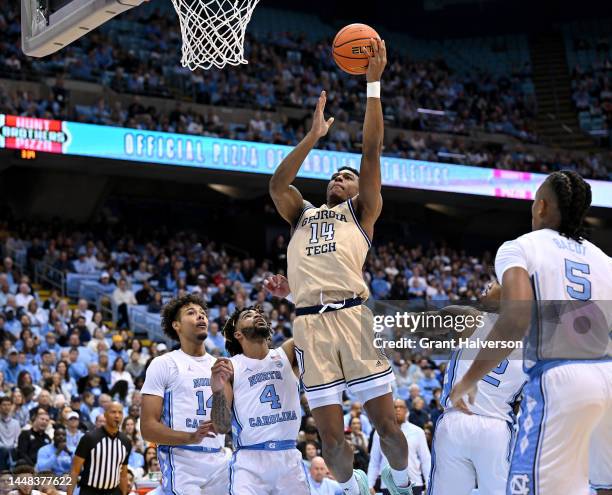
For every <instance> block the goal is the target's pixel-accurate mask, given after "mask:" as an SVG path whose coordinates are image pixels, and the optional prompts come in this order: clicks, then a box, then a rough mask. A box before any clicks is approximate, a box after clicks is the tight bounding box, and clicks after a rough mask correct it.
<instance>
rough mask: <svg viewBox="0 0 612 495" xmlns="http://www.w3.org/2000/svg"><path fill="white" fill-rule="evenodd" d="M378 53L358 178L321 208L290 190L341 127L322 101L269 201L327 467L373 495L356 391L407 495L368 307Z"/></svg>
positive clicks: (344, 482) (399, 490)
mask: <svg viewBox="0 0 612 495" xmlns="http://www.w3.org/2000/svg"><path fill="white" fill-rule="evenodd" d="M371 47H372V57H371V58H370V61H369V65H368V72H367V75H366V78H367V81H368V89H367V95H368V98H367V104H366V115H365V120H364V125H363V147H362V157H361V167H360V171H359V172H358V171H357V170H355V169H353V168H351V167H340V168H339V169H338V171H337V172H336V173H334V174H333V175H332V178H331V180H330V182H329V184H328V187H327V197H326V203H325V204H324V205H322V206H320V207H318V208H317V207H315V206H313V205H312V204H311V203H309V202H307V201H304V198H303V197H302V195H301V194H300V192H299V191H298V190H297V189H296V188H295V187H294V186H293V185H292V183H293V181H294V180H295V178H296V176H297V174H298V171H299V169H300V167H301V166H302V163H303V162H304V160H305V159H306V157H307V155H308V153H309V152H310V151H311V150H312V149H313V148H314V146H315V145H316V144H317V141H318V140H319V139H320V138H322V137H323V136H325V135H326V134H327V132H328V131H329V128H330V126H331V125H332V123H333V118H331V119H329V120H327V121H326V120H325V117H324V110H325V103H326V95H325V92H322V93H321V96H320V98H319V102H318V104H317V108H316V110H315V113H314V117H313V123H312V128H311V130H310V132H309V133H308V135H307V136H306V137H305V138H304V139H303V140H302V141H301V142H300V144H298V145H297V146H296V147H295V148H294V149H293V151H292V152H291V153H290V154H289V155H288V156H287V157H286V158H285V159H284V160H283V162H282V163H281V164H280V165H279V166H278V168H277V169H276V171H275V172H274V175H273V177H272V179H271V181H270V195H271V196H272V199H273V201H274V204H275V206H276V208H277V210H278V212H279V213H280V215H281V216H282V217H283V218H284V219H285V220H286V221H287V222H288V223H289V224H290V225H291V227H292V236H291V241H290V242H289V247H288V250H287V278H288V279H289V285H290V287H291V293H292V295H293V299H294V302H295V305H296V315H297V317H296V319H295V321H294V325H293V332H294V338H295V348H296V353H297V358H298V364H299V367H300V377H301V380H302V383H303V385H304V389H305V391H306V396H307V398H308V403H309V404H310V407H311V411H312V414H313V416H314V418H315V421H316V424H317V427H318V429H319V433H320V435H321V441H322V454H323V458H324V459H325V462H326V464H327V466H328V467H329V469H330V471H331V472H332V473H333V475H334V477H335V478H336V480H338V482H339V483H340V486H341V487H342V489H343V491H344V493H345V494H347V495H348V494H352V495H357V494H361V495H367V494H368V493H369V489H368V480H367V477H366V475H365V473H364V472H363V471H361V470H356V471H353V449H352V447H351V445H350V444H349V443H348V442H347V441H346V439H345V436H344V418H343V412H342V407H341V404H342V392H343V390H345V388H346V387H348V388H349V390H350V391H351V392H352V393H353V394H354V395H355V396H357V399H358V400H359V402H361V403H363V404H364V408H365V410H366V412H367V414H368V417H369V419H370V420H371V422H372V423H373V425H374V427H375V428H376V430H377V431H378V433H379V435H380V438H381V447H382V450H383V452H384V454H385V456H386V457H387V459H388V460H389V463H390V467H388V468H385V470H384V471H383V473H382V477H383V478H384V479H385V483H386V484H387V486H388V487H389V490H390V491H391V493H392V494H393V495H403V494H409V493H411V490H410V475H409V472H408V463H407V460H408V445H407V443H406V438H405V437H404V435H403V434H402V432H401V430H400V428H399V426H398V425H397V423H396V422H395V413H394V410H393V400H392V395H391V385H390V383H391V382H392V381H393V380H394V376H393V371H392V369H391V367H390V365H389V362H388V360H387V359H386V357H385V356H384V355H383V354H382V353H381V352H380V351H379V350H377V349H376V348H375V347H374V344H373V342H374V331H373V319H372V313H371V312H370V311H369V309H368V308H366V307H365V306H364V305H363V304H362V303H363V302H364V301H365V300H366V299H367V298H368V296H369V292H368V287H367V284H366V283H365V282H364V280H363V275H362V269H363V264H364V262H365V258H366V255H367V252H368V249H369V247H370V242H371V239H372V235H373V233H374V224H375V223H376V220H377V219H378V217H379V215H380V212H381V209H382V197H381V194H380V192H381V172H380V154H381V148H382V143H383V134H384V120H383V113H382V105H381V101H380V78H381V76H382V73H383V70H384V68H385V65H386V62H387V60H386V48H385V44H384V42H383V41H380V40H371Z"/></svg>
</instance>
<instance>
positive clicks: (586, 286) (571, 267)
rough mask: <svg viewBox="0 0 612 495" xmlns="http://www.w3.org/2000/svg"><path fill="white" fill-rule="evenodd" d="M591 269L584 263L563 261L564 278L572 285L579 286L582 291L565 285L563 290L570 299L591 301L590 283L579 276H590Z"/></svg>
mask: <svg viewBox="0 0 612 495" xmlns="http://www.w3.org/2000/svg"><path fill="white" fill-rule="evenodd" d="M590 274H591V267H589V265H587V264H585V263H578V262H576V261H570V260H568V259H566V260H565V278H566V279H567V280H568V281H569V282H570V283H572V284H574V285H577V286H579V287H580V288H581V289H582V290H576V289H575V288H574V287H572V286H571V285H566V286H565V290H566V291H567V294H568V295H569V296H570V297H571V298H572V299H577V300H579V301H588V300H589V299H591V281H590V280H589V279H588V278H586V277H582V276H581V275H590Z"/></svg>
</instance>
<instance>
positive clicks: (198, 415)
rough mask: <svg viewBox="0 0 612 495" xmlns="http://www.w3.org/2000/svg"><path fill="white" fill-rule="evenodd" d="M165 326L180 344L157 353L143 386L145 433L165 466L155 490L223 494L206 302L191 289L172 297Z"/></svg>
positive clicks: (224, 467) (223, 459) (224, 464)
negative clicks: (213, 412)
mask: <svg viewBox="0 0 612 495" xmlns="http://www.w3.org/2000/svg"><path fill="white" fill-rule="evenodd" d="M162 328H163V330H164V333H165V334H166V335H168V337H170V338H172V339H173V340H179V341H180V343H181V348H180V349H179V350H176V351H172V352H169V353H166V354H164V355H163V356H158V357H156V358H155V359H153V361H152V362H151V364H150V365H149V368H148V369H147V372H146V378H145V382H144V385H143V387H142V394H143V399H142V415H141V419H140V426H141V429H142V436H143V438H144V439H145V440H147V441H149V442H153V443H155V444H157V456H158V458H159V462H160V465H161V469H162V486H161V488H159V489H158V490H157V491H156V493H159V492H160V490H161V493H164V494H168V495H169V494H172V495H202V494H204V493H205V494H206V495H222V494H223V495H225V494H227V489H228V486H229V477H228V459H227V456H226V455H225V452H224V450H223V446H224V444H225V436H224V435H215V434H213V433H212V432H213V426H212V421H211V418H210V408H211V399H212V391H211V388H210V376H211V369H212V366H213V363H214V362H215V358H213V357H212V356H211V355H210V354H207V353H206V350H205V348H204V340H205V339H206V337H207V335H208V332H207V328H208V317H207V314H206V305H205V303H204V302H203V301H202V300H201V299H200V298H199V297H198V296H196V295H193V294H189V295H186V296H183V297H180V298H176V299H173V300H172V301H170V302H169V303H168V304H166V306H164V308H163V310H162Z"/></svg>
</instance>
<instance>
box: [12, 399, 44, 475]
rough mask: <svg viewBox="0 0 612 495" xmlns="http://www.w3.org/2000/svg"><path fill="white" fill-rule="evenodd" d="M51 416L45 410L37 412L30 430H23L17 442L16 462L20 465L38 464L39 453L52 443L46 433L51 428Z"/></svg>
mask: <svg viewBox="0 0 612 495" xmlns="http://www.w3.org/2000/svg"><path fill="white" fill-rule="evenodd" d="M49 419H50V418H49V414H48V413H47V411H45V410H44V409H42V408H41V409H38V410H36V411H35V415H34V419H33V421H32V428H31V429H30V430H23V431H22V432H21V433H20V434H19V439H18V441H17V452H16V462H17V464H18V465H20V464H27V465H30V466H33V465H35V464H36V455H37V452H38V451H39V450H40V449H41V448H42V447H44V446H45V445H49V444H50V443H51V439H50V438H49V436H48V435H47V434H46V433H45V430H46V429H47V426H49Z"/></svg>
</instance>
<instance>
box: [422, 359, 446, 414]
mask: <svg viewBox="0 0 612 495" xmlns="http://www.w3.org/2000/svg"><path fill="white" fill-rule="evenodd" d="M422 370H423V373H424V374H425V376H424V377H423V378H421V380H420V381H419V388H420V390H421V392H422V397H423V399H424V400H425V403H426V404H429V402H431V400H432V399H433V392H434V390H435V389H437V388H442V384H441V383H440V382H439V381H438V379H437V378H436V377H435V376H434V370H433V368H432V367H431V365H429V364H428V365H426V366H423V367H422Z"/></svg>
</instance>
